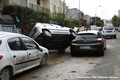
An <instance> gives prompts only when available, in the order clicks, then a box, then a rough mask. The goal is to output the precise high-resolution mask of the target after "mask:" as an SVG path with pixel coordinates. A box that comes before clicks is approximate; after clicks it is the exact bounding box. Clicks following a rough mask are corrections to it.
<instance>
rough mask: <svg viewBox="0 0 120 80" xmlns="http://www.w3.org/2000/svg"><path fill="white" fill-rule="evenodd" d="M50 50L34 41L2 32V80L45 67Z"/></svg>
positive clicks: (0, 68) (0, 51) (19, 35)
mask: <svg viewBox="0 0 120 80" xmlns="http://www.w3.org/2000/svg"><path fill="white" fill-rule="evenodd" d="M48 56H49V52H48V49H46V48H44V47H42V46H40V45H39V44H38V43H37V42H36V41H34V40H33V39H31V38H29V37H27V36H24V35H21V34H16V33H8V32H0V64H1V66H0V80H13V79H10V78H11V77H12V76H13V75H15V74H18V73H20V72H23V71H26V70H28V69H31V68H33V67H36V66H45V65H46V64H47V58H48Z"/></svg>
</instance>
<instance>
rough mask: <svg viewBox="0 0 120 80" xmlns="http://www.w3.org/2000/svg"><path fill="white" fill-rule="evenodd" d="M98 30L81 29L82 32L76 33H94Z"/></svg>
mask: <svg viewBox="0 0 120 80" xmlns="http://www.w3.org/2000/svg"><path fill="white" fill-rule="evenodd" d="M98 32H99V31H97V30H89V31H82V32H79V33H78V34H83V33H92V34H96V35H97V33H98Z"/></svg>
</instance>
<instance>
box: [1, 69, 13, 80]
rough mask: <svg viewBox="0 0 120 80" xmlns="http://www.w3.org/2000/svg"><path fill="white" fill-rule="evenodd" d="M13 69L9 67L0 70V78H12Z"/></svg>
mask: <svg viewBox="0 0 120 80" xmlns="http://www.w3.org/2000/svg"><path fill="white" fill-rule="evenodd" d="M10 78H11V70H10V69H9V68H4V69H3V70H1V72H0V80H10Z"/></svg>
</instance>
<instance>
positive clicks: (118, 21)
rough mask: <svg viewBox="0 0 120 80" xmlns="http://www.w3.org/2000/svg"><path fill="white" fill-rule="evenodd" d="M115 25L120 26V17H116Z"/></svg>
mask: <svg viewBox="0 0 120 80" xmlns="http://www.w3.org/2000/svg"><path fill="white" fill-rule="evenodd" d="M117 26H120V17H119V18H118V19H117Z"/></svg>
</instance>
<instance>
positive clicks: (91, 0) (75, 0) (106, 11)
mask: <svg viewBox="0 0 120 80" xmlns="http://www.w3.org/2000/svg"><path fill="white" fill-rule="evenodd" d="M62 1H63V0H62ZM65 2H66V4H67V6H68V7H69V8H77V9H79V0H65ZM98 6H101V7H98ZM80 10H81V11H82V12H84V14H88V15H90V16H95V12H96V15H97V16H99V17H101V18H102V19H111V18H112V17H113V16H114V15H118V10H120V0H80Z"/></svg>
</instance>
